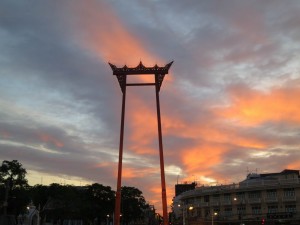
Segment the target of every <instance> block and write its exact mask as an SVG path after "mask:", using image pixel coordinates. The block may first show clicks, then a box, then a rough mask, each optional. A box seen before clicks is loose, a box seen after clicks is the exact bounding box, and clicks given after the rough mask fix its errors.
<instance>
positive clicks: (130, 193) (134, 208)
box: [121, 186, 149, 224]
mask: <svg viewBox="0 0 300 225" xmlns="http://www.w3.org/2000/svg"><path fill="white" fill-rule="evenodd" d="M142 194H143V193H142V192H141V191H140V190H139V189H137V188H135V187H126V186H123V187H122V190H121V195H122V201H121V209H122V220H123V223H124V224H129V223H130V222H135V221H138V220H140V219H143V218H144V216H145V215H144V212H145V210H146V209H147V208H149V205H148V204H147V203H146V200H145V198H144V196H143V195H142Z"/></svg>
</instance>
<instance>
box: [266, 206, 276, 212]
mask: <svg viewBox="0 0 300 225" xmlns="http://www.w3.org/2000/svg"><path fill="white" fill-rule="evenodd" d="M277 212H278V206H277V205H269V206H268V213H277Z"/></svg>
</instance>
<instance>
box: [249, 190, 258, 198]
mask: <svg viewBox="0 0 300 225" xmlns="http://www.w3.org/2000/svg"><path fill="white" fill-rule="evenodd" d="M248 196H249V198H260V192H259V191H251V192H249V193H248Z"/></svg>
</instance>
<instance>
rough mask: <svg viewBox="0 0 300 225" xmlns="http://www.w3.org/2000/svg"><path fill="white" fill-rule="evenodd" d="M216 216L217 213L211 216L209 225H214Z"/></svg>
mask: <svg viewBox="0 0 300 225" xmlns="http://www.w3.org/2000/svg"><path fill="white" fill-rule="evenodd" d="M216 215H218V213H217V212H214V213H212V214H211V225H214V216H216Z"/></svg>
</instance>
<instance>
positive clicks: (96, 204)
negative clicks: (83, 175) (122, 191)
mask: <svg viewBox="0 0 300 225" xmlns="http://www.w3.org/2000/svg"><path fill="white" fill-rule="evenodd" d="M85 200H86V201H87V202H89V204H86V207H85V208H84V209H83V210H84V211H85V213H87V211H89V212H90V216H91V217H92V218H97V221H98V223H100V222H101V221H105V220H106V217H107V215H110V216H112V213H113V210H114V200H115V192H114V191H113V190H112V189H111V187H109V186H104V185H102V184H97V183H95V184H92V185H89V186H87V191H86V198H85Z"/></svg>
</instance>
